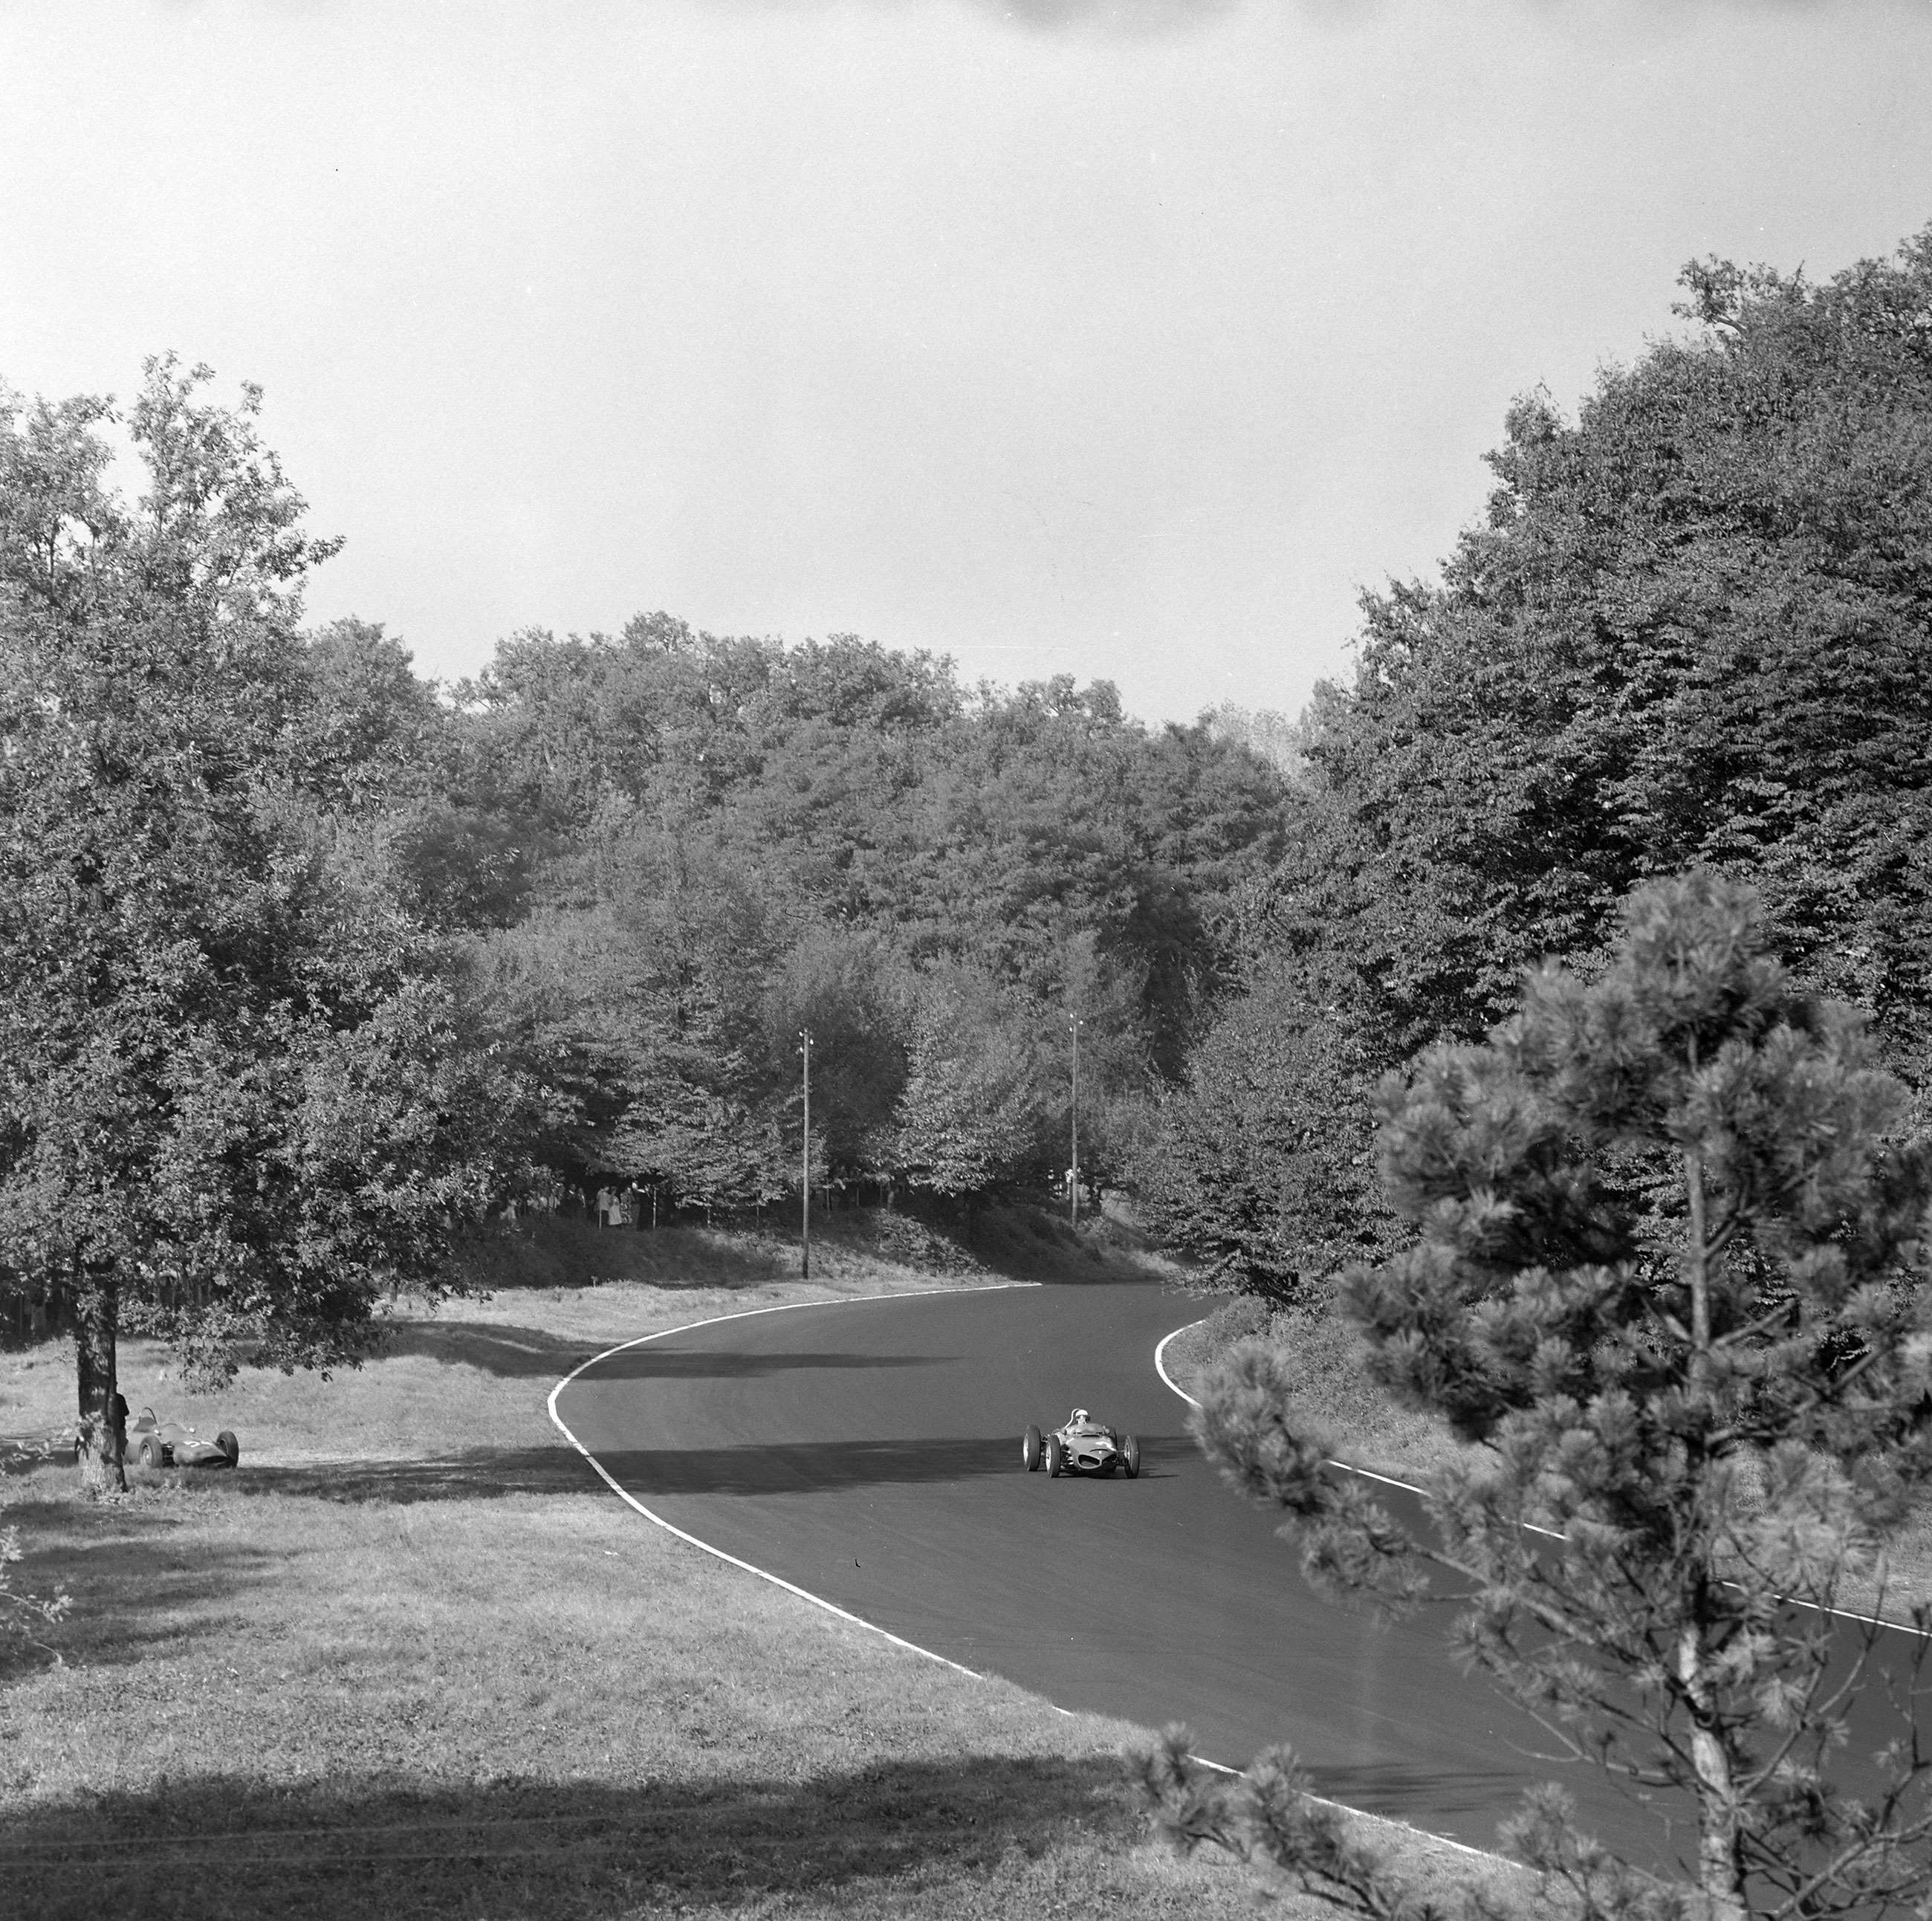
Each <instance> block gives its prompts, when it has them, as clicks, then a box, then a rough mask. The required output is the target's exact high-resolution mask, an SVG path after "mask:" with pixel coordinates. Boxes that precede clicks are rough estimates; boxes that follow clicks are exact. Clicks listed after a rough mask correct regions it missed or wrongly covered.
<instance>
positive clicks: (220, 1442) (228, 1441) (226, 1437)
mask: <svg viewBox="0 0 1932 1921" xmlns="http://www.w3.org/2000/svg"><path fill="white" fill-rule="evenodd" d="M214 1445H216V1446H217V1448H220V1450H221V1451H222V1452H223V1454H226V1456H227V1457H228V1465H229V1466H230V1467H233V1466H234V1465H235V1463H236V1462H237V1461H238V1460H240V1459H241V1458H242V1443H241V1442H239V1441H238V1440H237V1439H236V1438H235V1436H233V1434H232V1433H229V1430H227V1429H226V1427H224V1428H223V1429H222V1430H221V1432H220V1433H218V1434H217V1435H216V1436H215V1437H214Z"/></svg>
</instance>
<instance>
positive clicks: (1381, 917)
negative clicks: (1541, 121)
mask: <svg viewBox="0 0 1932 1921" xmlns="http://www.w3.org/2000/svg"><path fill="white" fill-rule="evenodd" d="M1685 286H1686V290H1687V293H1688V299H1687V302H1686V304H1685V305H1684V306H1683V307H1682V308H1680V309H1679V313H1680V314H1681V315H1682V317H1684V318H1685V320H1688V321H1689V322H1690V323H1691V329H1692V330H1691V331H1690V332H1688V333H1687V334H1685V335H1682V336H1680V337H1676V338H1666V339H1664V340H1661V341H1658V343H1657V344H1655V345H1653V346H1652V347H1650V348H1649V350H1646V352H1645V353H1644V354H1643V356H1640V358H1639V359H1637V361H1636V362H1634V364H1633V365H1631V366H1629V367H1628V368H1619V369H1613V370H1611V371H1607V372H1606V373H1605V374H1604V375H1603V377H1601V380H1600V381H1599V382H1598V386H1597V387H1596V389H1595V392H1592V394H1591V395H1589V397H1588V398H1587V399H1586V401H1585V403H1584V404H1583V407H1582V408H1581V410H1580V413H1579V415H1578V416H1577V418H1576V419H1574V421H1571V420H1566V419H1564V418H1563V417H1562V416H1560V415H1559V413H1558V412H1557V410H1556V409H1555V407H1553V405H1552V404H1550V401H1548V399H1547V397H1546V396H1544V395H1540V394H1539V395H1529V396H1527V397H1526V398H1523V400H1521V401H1519V402H1518V403H1517V404H1516V405H1515V406H1514V407H1513V408H1512V409H1511V411H1510V413H1509V415H1508V420H1507V425H1506V438H1505V443H1504V445H1503V446H1502V448H1501V449H1500V450H1499V452H1496V454H1495V455H1493V456H1492V464H1493V467H1494V469H1495V471H1496V476H1497V481H1498V485H1497V486H1496V490H1495V491H1494V493H1493V495H1492V497H1491V498H1490V503H1489V507H1488V511H1487V515H1485V517H1484V520H1483V521H1482V522H1481V524H1479V525H1478V526H1475V527H1472V528H1471V529H1470V530H1469V531H1468V532H1467V533H1465V534H1464V535H1463V537H1462V539H1460V541H1459V542H1458V543H1457V548H1456V550H1455V551H1454V554H1452V555H1451V557H1450V559H1449V560H1448V563H1446V565H1445V569H1444V571H1443V576H1442V580H1441V581H1440V583H1439V584H1425V583H1422V582H1410V583H1406V584H1397V585H1396V586H1394V587H1391V588H1390V589H1389V590H1388V591H1387V592H1385V593H1379V594H1375V595H1371V596H1369V597H1368V598H1367V599H1366V601H1365V602H1364V615H1365V620H1364V631H1363V635H1362V638H1361V649H1360V653H1359V656H1358V668H1357V671H1356V673H1355V676H1354V678H1353V680H1352V683H1351V684H1350V685H1349V686H1348V687H1347V688H1346V689H1343V690H1331V691H1330V692H1328V695H1325V697H1324V698H1323V699H1322V701H1320V702H1319V703H1318V707H1317V710H1316V714H1315V716H1314V717H1313V718H1314V720H1315V723H1316V724H1315V725H1314V726H1313V728H1312V731H1310V734H1309V736H1308V737H1307V740H1306V742H1305V752H1306V754H1307V760H1308V767H1309V802H1308V806H1307V809H1306V810H1305V812H1307V816H1308V818H1309V820H1310V823H1311V827H1312V830H1313V833H1314V835H1315V837H1316V840H1317V842H1319V848H1318V854H1319V857H1318V858H1317V859H1316V860H1314V861H1313V863H1312V864H1309V863H1304V865H1303V866H1302V867H1301V870H1300V871H1298V872H1291V873H1290V874H1289V875H1286V876H1285V877H1284V884H1283V890H1282V892H1283V896H1284V898H1283V901H1282V902H1281V907H1282V911H1283V914H1284V916H1285V917H1286V920H1288V921H1289V922H1290V923H1294V924H1295V925H1298V926H1299V927H1301V929H1303V930H1304V931H1307V929H1310V925H1311V923H1313V926H1314V928H1315V929H1316V931H1318V932H1319V929H1320V928H1321V927H1322V926H1326V928H1327V929H1328V930H1329V933H1328V938H1329V941H1330V943H1331V946H1332V948H1333V950H1334V953H1336V954H1337V956H1339V957H1340V958H1342V959H1352V961H1353V962H1354V965H1355V969H1356V973H1357V977H1358V982H1359V984H1360V989H1361V1000H1362V1002H1363V1007H1362V1010H1361V1016H1360V1019H1361V1023H1362V1025H1363V1027H1364V1031H1365V1033H1366V1034H1367V1037H1368V1038H1370V1040H1372V1041H1378V1042H1379V1040H1380V1038H1381V1037H1382V1036H1383V1035H1387V1036H1388V1037H1389V1038H1390V1040H1391V1044H1392V1046H1393V1048H1394V1051H1393V1052H1391V1054H1390V1055H1388V1059H1389V1061H1390V1062H1391V1064H1392V1063H1393V1061H1394V1060H1397V1059H1400V1058H1403V1056H1404V1055H1406V1054H1407V1053H1408V1052H1411V1051H1412V1050H1413V1049H1414V1048H1415V1046H1418V1045H1419V1044H1421V1042H1423V1041H1424V1040H1428V1039H1431V1038H1436V1037H1445V1036H1448V1037H1456V1038H1459V1039H1474V1038H1475V1037H1478V1036H1479V1035H1480V1034H1482V1033H1484V1031H1487V1028H1489V1026H1490V1025H1491V1024H1492V1023H1493V1022H1496V1020H1499V1019H1501V1018H1502V1016H1503V1015H1504V1014H1505V1012H1506V1011H1507V1010H1508V1007H1509V1005H1510V1004H1511V1001H1512V998H1513V996H1514V992H1515V983H1516V982H1517V980H1518V979H1519V978H1520V974H1521V973H1522V971H1523V969H1524V968H1527V967H1532V966H1534V965H1536V964H1537V963H1538V962H1540V961H1541V960H1542V959H1544V957H1545V956H1550V955H1558V956H1577V957H1581V956H1584V955H1586V954H1589V953H1592V952H1598V953H1601V951H1602V950H1603V949H1604V946H1605V945H1606V944H1607V942H1608V941H1610V940H1611V939H1613V938H1614V936H1615V932H1616V906H1617V903H1618V902H1619V900H1621V899H1622V897H1623V896H1624V895H1625V893H1627V892H1628V890H1629V889H1630V888H1631V887H1633V886H1634V885H1636V884H1637V883H1638V882H1640V881H1642V880H1643V879H1645V878H1646V877H1648V876H1651V875H1657V874H1661V873H1670V872H1678V871H1680V870H1682V869H1685V868H1686V867H1688V866H1692V865H1695V864H1700V863H1702V864H1705V865H1709V866H1713V867H1716V868H1718V869H1721V870H1724V871H1727V872H1734V873H1739V874H1742V875H1748V876H1749V877H1750V878H1752V879H1753V880H1754V881H1755V882H1756V883H1757V884H1758V886H1759V887H1760V889H1761V890H1762V892H1763V896H1764V898H1765V902H1766V911H1767V912H1768V913H1769V915H1770V917H1771V920H1772V925H1773V926H1774V927H1775V929H1776V932H1777V935H1778V939H1779V941H1780V943H1781V947H1782V949H1783V951H1784V952H1785V953H1786V954H1787V957H1788V958H1789V959H1790V961H1791V962H1792V964H1793V965H1794V967H1796V968H1798V969H1799V971H1800V973H1801V975H1802V977H1803V978H1804V979H1805V980H1806V982H1807V983H1808V984H1809V985H1811V986H1814V988H1815V989H1817V990H1818V991H1820V992H1826V993H1829V994H1831V995H1834V996H1835V997H1837V998H1842V999H1845V1000H1848V1001H1852V1002H1853V1003H1854V1004H1857V1005H1859V1006H1861V1007H1864V1008H1865V1009H1866V1010H1867V1011H1868V1012H1870V1013H1872V1014H1873V1016H1875V1018H1876V1031H1877V1033H1878V1035H1879V1040H1880V1042H1881V1044H1882V1046H1884V1047H1885V1049H1886V1050H1887V1055H1888V1060H1889V1061H1890V1062H1891V1065H1892V1066H1893V1067H1894V1070H1897V1071H1898V1072H1900V1073H1903V1074H1904V1075H1905V1076H1906V1077H1907V1078H1908V1079H1913V1080H1914V1081H1916V1080H1917V1079H1918V1076H1919V1075H1920V1073H1921V1067H1920V1063H1921V1061H1922V1060H1923V1058H1924V1054H1925V1048H1926V1043H1927V1040H1928V1039H1932V971H1928V969H1932V962H1928V958H1927V957H1928V956H1932V857H1928V855H1927V848H1928V846H1932V745H1928V743H1932V230H1928V231H1927V233H1923V234H1921V235H1919V236H1918V237H1917V238H1916V239H1913V240H1911V241H1909V242H1907V243H1906V245H1904V246H1903V247H1902V248H1900V250H1899V251H1898V252H1897V254H1896V255H1895V256H1894V257H1893V258H1891V259H1890V260H1870V261H1865V262H1862V263H1859V264H1858V265H1857V266H1854V267H1852V268H1849V269H1846V271H1844V272H1842V273H1840V274H1838V275H1835V276H1834V277H1833V278H1832V279H1830V280H1829V281H1825V282H1823V283H1814V282H1812V281H1808V280H1807V279H1806V278H1805V276H1804V275H1802V273H1799V274H1791V275H1784V274H1780V273H1777V272H1771V271H1769V270H1764V269H1760V270H1756V271H1751V272H1746V271H1743V270H1741V269H1737V268H1736V267H1733V266H1730V265H1728V264H1726V263H1705V264H1703V265H1701V266H1692V267H1691V268H1689V269H1687V270H1686V273H1685ZM1350 875H1359V876H1361V879H1362V880H1363V881H1364V883H1365V884H1364V885H1362V886H1361V887H1356V888H1355V890H1354V894H1355V898H1353V899H1349V898H1346V897H1345V896H1346V892H1347V890H1338V888H1337V884H1336V883H1337V879H1338V878H1347V877H1349V876H1350ZM1293 896H1298V897H1299V901H1298V900H1297V899H1294V898H1290V897H1293Z"/></svg>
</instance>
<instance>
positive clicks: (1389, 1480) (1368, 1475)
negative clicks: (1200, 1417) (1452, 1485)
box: [1154, 1321, 1932, 1640]
mask: <svg viewBox="0 0 1932 1921" xmlns="http://www.w3.org/2000/svg"><path fill="white" fill-rule="evenodd" d="M1199 1325H1201V1323H1200V1322H1199V1321H1190V1322H1188V1323H1187V1327H1184V1328H1175V1331H1174V1334H1169V1336H1168V1337H1167V1339H1166V1340H1163V1341H1162V1343H1160V1346H1159V1347H1157V1348H1156V1349H1154V1368H1155V1371H1156V1372H1157V1373H1159V1375H1160V1377H1161V1379H1163V1381H1165V1382H1166V1383H1167V1385H1169V1387H1170V1388H1172V1389H1173V1390H1174V1391H1175V1393H1176V1394H1178V1395H1180V1397H1181V1399H1182V1400H1184V1401H1185V1402H1187V1404H1188V1406H1190V1407H1195V1408H1198V1407H1199V1406H1200V1405H1201V1403H1199V1401H1198V1400H1196V1399H1195V1398H1194V1397H1193V1395H1192V1394H1190V1393H1189V1392H1188V1391H1187V1389H1186V1388H1184V1387H1183V1386H1182V1385H1181V1384H1180V1382H1178V1381H1177V1380H1176V1379H1175V1378H1174V1376H1172V1374H1170V1373H1169V1372H1168V1371H1167V1367H1166V1364H1165V1363H1164V1362H1163V1361H1162V1359H1161V1352H1162V1350H1163V1349H1164V1348H1166V1346H1167V1343H1168V1341H1169V1340H1173V1339H1174V1337H1175V1334H1185V1333H1186V1332H1187V1328H1198V1327H1199ZM1327 1459H1328V1465H1329V1466H1331V1467H1339V1468H1340V1469H1341V1470H1342V1472H1343V1473H1344V1474H1355V1475H1360V1476H1361V1478H1362V1479H1363V1480H1364V1481H1380V1482H1381V1483H1382V1485H1383V1486H1384V1487H1400V1488H1403V1489H1405V1490H1406V1491H1407V1492H1409V1493H1412V1494H1418V1495H1421V1496H1423V1497H1424V1499H1427V1497H1428V1492H1429V1490H1427V1488H1426V1487H1417V1485H1416V1484H1415V1482H1414V1481H1398V1480H1397V1478H1396V1477H1395V1476H1394V1475H1392V1474H1378V1473H1377V1472H1376V1471H1375V1469H1373V1468H1372V1467H1358V1466H1356V1465H1355V1463H1354V1462H1353V1461H1352V1460H1336V1458H1335V1457H1334V1455H1332V1454H1331V1455H1329V1456H1328V1457H1327ZM1517 1526H1520V1527H1522V1528H1523V1529H1526V1531H1527V1532H1529V1533H1531V1534H1540V1535H1542V1536H1543V1538H1544V1539H1545V1540H1546V1541H1561V1540H1562V1538H1563V1536H1562V1535H1560V1534H1559V1533H1558V1532H1557V1531H1556V1529H1554V1528H1553V1527H1538V1526H1537V1524H1536V1523H1535V1522H1534V1521H1529V1520H1526V1521H1520V1522H1518V1523H1517ZM1784 1604H1785V1605H1786V1606H1787V1607H1802V1608H1805V1609H1806V1610H1808V1612H1810V1613H1814V1614H1829V1615H1830V1616H1831V1617H1832V1619H1834V1620H1835V1621H1855V1622H1858V1625H1860V1626H1861V1627H1864V1628H1891V1631H1893V1633H1894V1634H1911V1635H1913V1636H1915V1637H1916V1638H1918V1639H1919V1640H1926V1639H1927V1638H1932V1637H1928V1636H1927V1634H1926V1631H1925V1630H1924V1628H1918V1627H1915V1626H1913V1625H1912V1623H1911V1622H1909V1621H1890V1620H1887V1619H1886V1618H1885V1616H1883V1615H1882V1614H1861V1613H1859V1612H1858V1610H1857V1609H1856V1608H1855V1607H1821V1606H1820V1604H1818V1603H1817V1601H1803V1600H1799V1599H1798V1598H1796V1597H1795V1596H1793V1595H1786V1596H1785V1597H1784Z"/></svg>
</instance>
